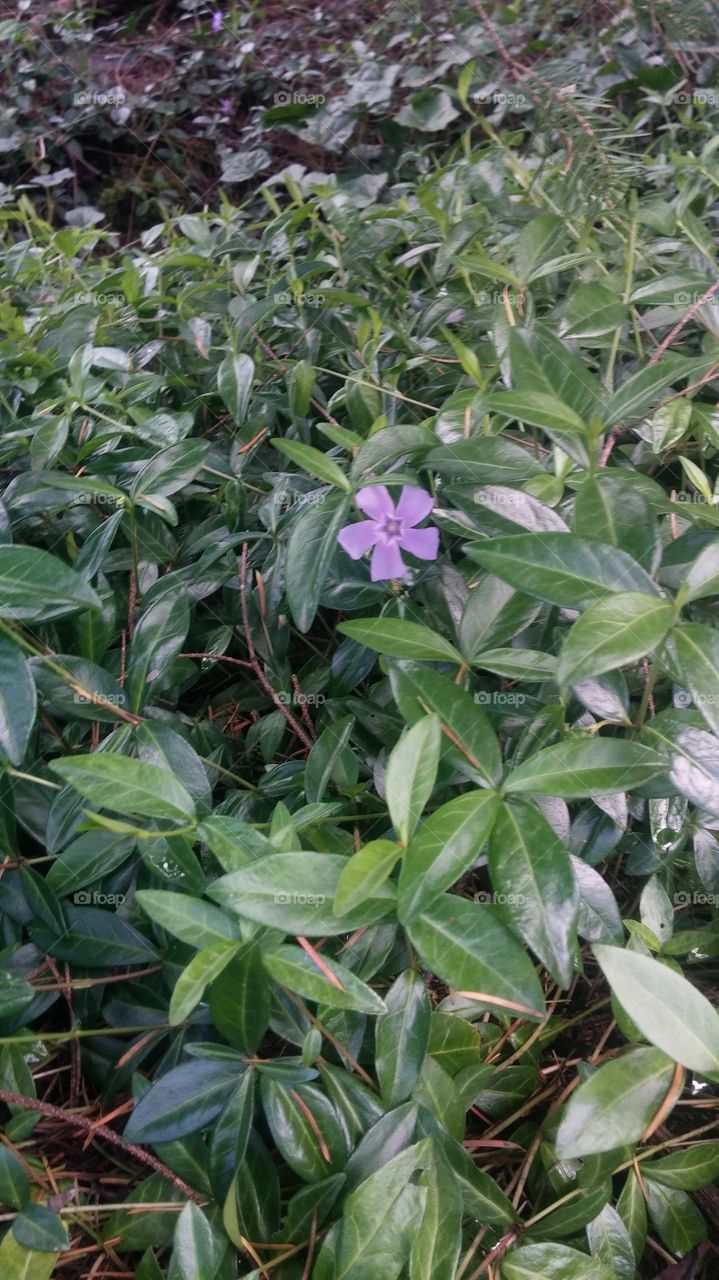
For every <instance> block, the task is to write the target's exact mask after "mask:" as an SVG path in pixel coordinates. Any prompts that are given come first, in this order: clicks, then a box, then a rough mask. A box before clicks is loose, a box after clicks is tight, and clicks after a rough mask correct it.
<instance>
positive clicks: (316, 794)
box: [305, 716, 357, 804]
mask: <svg viewBox="0 0 719 1280" xmlns="http://www.w3.org/2000/svg"><path fill="white" fill-rule="evenodd" d="M354 725H355V721H354V716H343V717H342V719H341V720H335V721H334V723H333V724H329V725H328V726H327V728H326V729H323V731H322V733H321V734H320V736H319V738H318V739H317V741H316V742H315V744H314V746H313V747H312V750H311V751H310V754H309V755H308V757H307V763H306V764H305V796H306V798H307V802H308V804H317V803H318V802H319V801H321V800H323V799H324V797H325V793H326V791H327V788H328V787H329V785H330V782H332V780H333V779H334V780H335V781H336V782H337V783H338V785H342V784H343V783H346V784H348V785H350V786H351V785H353V783H354V782H356V780H357V776H356V773H355V774H354V777H353V778H347V777H346V776H345V768H344V766H345V764H346V762H347V760H348V759H349V761H350V762H351V765H353V764H354V756H353V754H352V752H351V751H349V750H348V743H349V740H350V736H351V734H352V730H353V729H354Z"/></svg>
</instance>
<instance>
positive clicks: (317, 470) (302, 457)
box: [271, 440, 351, 493]
mask: <svg viewBox="0 0 719 1280" xmlns="http://www.w3.org/2000/svg"><path fill="white" fill-rule="evenodd" d="M271 444H272V445H273V446H274V448H275V449H278V450H279V451H280V453H283V454H284V456H285V457H286V458H289V460H290V462H296V463H297V466H298V467H301V468H302V470H303V471H307V472H308V473H309V474H310V475H311V476H316V477H317V479H318V480H322V481H324V483H325V484H331V485H334V487H335V488H336V489H344V491H345V493H350V492H351V485H350V482H349V480H348V479H347V477H346V475H345V473H344V471H343V470H342V468H341V467H339V466H338V465H337V463H336V462H334V461H333V460H332V458H330V457H328V456H327V454H326V453H320V450H319V449H314V448H313V447H312V445H309V444H300V442H299V441H298V440H272V441H271Z"/></svg>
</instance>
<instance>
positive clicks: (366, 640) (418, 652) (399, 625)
mask: <svg viewBox="0 0 719 1280" xmlns="http://www.w3.org/2000/svg"><path fill="white" fill-rule="evenodd" d="M337 630H338V631H339V632H340V633H341V634H342V635H343V636H349V637H350V639H351V640H357V641H358V643H359V644H363V645H366V646H367V648H368V649H375V650H376V651H377V653H383V654H385V656H386V657H389V658H413V659H415V660H416V661H427V662H456V663H457V664H458V666H461V665H462V655H461V654H460V653H458V651H457V650H456V649H455V647H454V645H452V644H450V643H449V641H448V640H445V639H444V636H440V635H437V632H436V631H431V630H430V628H429V627H423V626H421V625H420V623H418V622H408V621H406V620H405V619H404V618H357V619H356V620H355V621H353V622H341V623H340V625H339V627H338V628H337Z"/></svg>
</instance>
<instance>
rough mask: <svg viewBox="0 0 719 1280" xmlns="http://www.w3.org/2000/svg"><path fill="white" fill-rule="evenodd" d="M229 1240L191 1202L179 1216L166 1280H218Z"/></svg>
mask: <svg viewBox="0 0 719 1280" xmlns="http://www.w3.org/2000/svg"><path fill="white" fill-rule="evenodd" d="M226 1249H227V1240H226V1238H225V1236H224V1235H223V1234H220V1233H219V1232H218V1231H217V1228H213V1227H211V1226H210V1223H209V1222H208V1220H207V1218H206V1217H205V1215H204V1213H203V1212H202V1210H201V1209H199V1208H198V1206H197V1205H196V1204H193V1203H192V1201H191V1200H189V1201H188V1202H187V1204H186V1205H185V1206H184V1208H183V1210H182V1212H181V1213H180V1214H179V1215H178V1218H177V1226H176V1227H175V1234H174V1236H173V1239H172V1258H171V1260H170V1265H169V1267H168V1270H167V1280H197V1278H198V1277H199V1276H202V1278H203V1280H215V1277H216V1276H217V1274H218V1270H219V1267H220V1263H221V1262H222V1259H223V1257H224V1255H225V1251H226Z"/></svg>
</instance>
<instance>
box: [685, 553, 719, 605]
mask: <svg viewBox="0 0 719 1280" xmlns="http://www.w3.org/2000/svg"><path fill="white" fill-rule="evenodd" d="M684 581H685V584H686V587H688V591H687V592H686V595H685V599H686V601H687V603H688V602H689V601H690V600H703V599H704V598H705V597H706V596H715V595H717V594H719V538H717V539H715V540H714V541H712V542H709V543H707V545H706V546H705V547H704V548H703V549H702V550H701V551H700V552H699V555H698V556H697V558H696V560H694V561H692V563H691V565H690V566H689V572H688V573H687V576H686V578H685V580H684Z"/></svg>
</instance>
